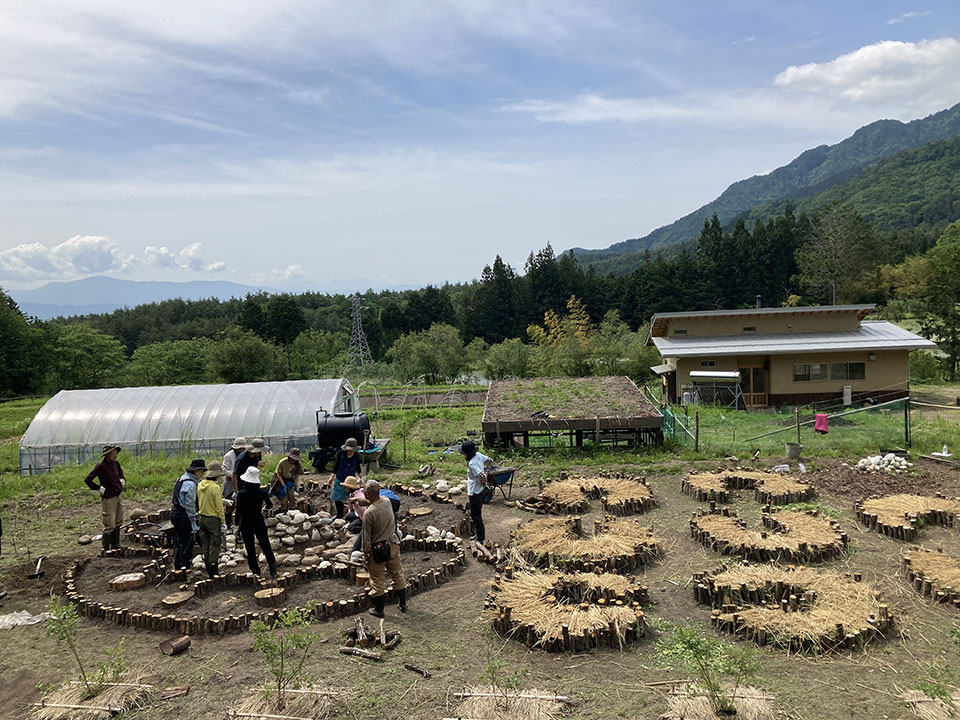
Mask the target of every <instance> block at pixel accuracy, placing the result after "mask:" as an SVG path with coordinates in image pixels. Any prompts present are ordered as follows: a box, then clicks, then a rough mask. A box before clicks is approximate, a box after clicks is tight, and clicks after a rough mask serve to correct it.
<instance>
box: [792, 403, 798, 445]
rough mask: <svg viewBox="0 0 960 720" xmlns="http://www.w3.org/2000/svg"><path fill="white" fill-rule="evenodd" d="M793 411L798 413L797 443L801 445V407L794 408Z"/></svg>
mask: <svg viewBox="0 0 960 720" xmlns="http://www.w3.org/2000/svg"><path fill="white" fill-rule="evenodd" d="M793 412H794V414H795V415H796V420H797V445H799V444H800V408H794V409H793Z"/></svg>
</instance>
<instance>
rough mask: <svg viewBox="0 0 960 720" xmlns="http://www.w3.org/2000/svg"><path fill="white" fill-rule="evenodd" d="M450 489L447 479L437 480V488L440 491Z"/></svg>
mask: <svg viewBox="0 0 960 720" xmlns="http://www.w3.org/2000/svg"><path fill="white" fill-rule="evenodd" d="M449 489H450V486H449V485H448V484H447V481H446V480H439V481H438V482H437V490H439V491H440V492H447V490H449Z"/></svg>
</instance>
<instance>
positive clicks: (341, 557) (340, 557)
mask: <svg viewBox="0 0 960 720" xmlns="http://www.w3.org/2000/svg"><path fill="white" fill-rule="evenodd" d="M349 559H350V558H348V557H347V554H346V553H337V556H336V557H335V558H334V560H337V561H339V562H346V561H348V560H349Z"/></svg>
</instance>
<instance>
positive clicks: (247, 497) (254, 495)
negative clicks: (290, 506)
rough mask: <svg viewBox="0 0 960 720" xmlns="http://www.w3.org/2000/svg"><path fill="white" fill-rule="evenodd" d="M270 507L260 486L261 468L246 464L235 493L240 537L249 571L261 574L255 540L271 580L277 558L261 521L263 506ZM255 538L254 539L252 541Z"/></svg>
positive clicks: (267, 494)
mask: <svg viewBox="0 0 960 720" xmlns="http://www.w3.org/2000/svg"><path fill="white" fill-rule="evenodd" d="M264 505H266V506H267V508H272V507H273V503H271V502H270V493H268V492H267V491H266V490H264V489H263V488H261V487H260V469H259V468H257V467H248V468H247V469H246V470H245V471H244V473H243V475H241V476H240V491H239V492H238V493H237V523H238V524H239V526H240V537H242V538H243V546H244V547H245V548H246V549H247V565H248V566H249V567H250V572H252V573H253V574H254V575H257V576H259V575H260V563H259V561H258V560H257V543H260V550H262V551H263V557H264V559H265V560H266V561H267V567H269V568H270V577H271V579H276V577H277V558H276V557H275V556H274V554H273V548H271V547H270V535H269V534H268V533H267V524H266V523H265V522H264V520H263V506H264ZM255 541H256V542H255Z"/></svg>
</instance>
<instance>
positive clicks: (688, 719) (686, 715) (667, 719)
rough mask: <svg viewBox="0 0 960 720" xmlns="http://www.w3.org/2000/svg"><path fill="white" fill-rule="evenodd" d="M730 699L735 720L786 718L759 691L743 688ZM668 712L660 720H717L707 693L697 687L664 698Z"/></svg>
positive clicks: (768, 696) (745, 686)
mask: <svg viewBox="0 0 960 720" xmlns="http://www.w3.org/2000/svg"><path fill="white" fill-rule="evenodd" d="M727 697H729V698H730V699H731V700H732V701H733V704H734V707H736V709H737V714H736V717H737V720H777V718H782V717H786V716H785V715H784V714H783V713H781V712H780V710H779V709H778V708H777V704H776V701H775V700H774V699H773V698H772V697H771V696H770V695H768V694H767V693H765V692H763V691H762V690H760V689H759V688H755V687H750V686H749V685H742V686H740V687H738V688H737V689H736V692H735V693H734V692H733V690H732V689H730V690H729V691H728V694H727ZM667 707H668V709H667V712H666V713H664V714H663V715H661V716H660V719H659V720H717V718H718V717H719V716H718V715H717V714H716V713H715V712H714V711H713V708H712V707H711V705H710V700H709V698H708V696H707V693H706V691H705V690H703V689H702V688H699V687H697V686H696V685H686V686H684V687H683V688H679V689H676V690H674V691H673V692H672V693H671V694H670V696H669V697H668V698H667Z"/></svg>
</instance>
